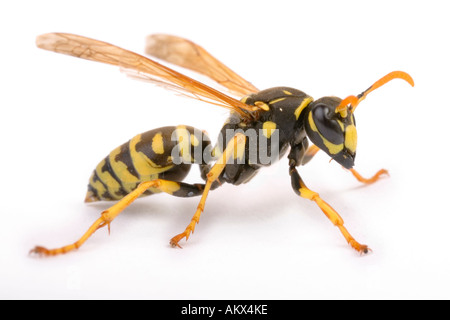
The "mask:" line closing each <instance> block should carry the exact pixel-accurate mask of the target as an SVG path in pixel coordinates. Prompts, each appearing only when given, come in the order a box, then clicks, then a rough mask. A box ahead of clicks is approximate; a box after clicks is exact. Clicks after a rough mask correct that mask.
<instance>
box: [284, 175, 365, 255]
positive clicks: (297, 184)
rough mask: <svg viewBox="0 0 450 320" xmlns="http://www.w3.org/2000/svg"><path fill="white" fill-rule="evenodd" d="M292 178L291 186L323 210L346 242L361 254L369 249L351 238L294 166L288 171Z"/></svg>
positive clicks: (332, 210)
mask: <svg viewBox="0 0 450 320" xmlns="http://www.w3.org/2000/svg"><path fill="white" fill-rule="evenodd" d="M289 173H290V175H291V178H292V187H293V189H294V191H295V192H296V193H297V194H299V195H300V196H301V197H303V198H305V199H309V200H311V201H314V202H315V203H316V204H317V205H318V206H319V208H320V209H321V210H322V211H323V213H324V214H325V215H326V216H327V218H328V219H329V220H330V221H331V222H332V223H333V224H334V225H335V226H336V227H338V228H339V230H340V231H341V233H342V235H343V236H344V238H345V239H346V240H347V242H348V243H349V244H350V245H351V246H352V248H354V249H355V250H356V251H358V252H359V253H361V254H365V253H368V252H369V251H371V250H370V249H369V248H368V247H367V246H366V245H364V244H360V243H359V242H358V241H356V240H355V238H353V236H352V235H351V234H350V233H349V232H348V230H347V229H346V228H345V227H344V220H343V219H342V217H341V216H340V215H339V214H338V213H337V212H336V210H334V209H333V208H332V207H331V206H330V205H329V204H328V203H326V202H325V201H324V200H323V199H322V198H321V197H320V196H319V194H318V193H317V192H314V191H312V190H310V189H308V187H306V185H305V183H304V182H303V180H302V178H301V177H300V175H299V174H298V171H297V169H296V168H295V167H291V168H290V171H289Z"/></svg>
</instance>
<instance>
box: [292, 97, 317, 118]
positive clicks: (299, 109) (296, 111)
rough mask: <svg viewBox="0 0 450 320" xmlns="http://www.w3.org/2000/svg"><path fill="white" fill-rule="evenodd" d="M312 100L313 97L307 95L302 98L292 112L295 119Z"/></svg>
mask: <svg viewBox="0 0 450 320" xmlns="http://www.w3.org/2000/svg"><path fill="white" fill-rule="evenodd" d="M311 102H313V98H311V97H308V98H305V99H303V101H302V103H300V105H299V106H298V107H297V109H295V111H294V114H295V119H297V120H298V118H299V117H300V114H301V113H302V111H303V110H304V109H305V108H306V107H307V106H308V105H309V104H310V103H311Z"/></svg>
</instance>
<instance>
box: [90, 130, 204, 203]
mask: <svg viewBox="0 0 450 320" xmlns="http://www.w3.org/2000/svg"><path fill="white" fill-rule="evenodd" d="M175 147H177V148H175ZM210 147H211V146H210V140H209V138H208V137H207V136H206V135H205V134H204V133H203V132H202V131H200V130H197V129H194V128H193V127H189V126H177V127H162V128H158V129H154V130H150V131H147V132H145V133H142V134H139V135H137V136H135V137H134V138H132V139H131V140H130V141H128V142H126V143H124V144H123V145H121V146H120V147H118V148H116V149H114V150H113V151H111V153H110V154H109V155H108V156H106V158H105V159H103V160H102V161H101V162H100V163H99V164H98V165H97V167H96V168H95V170H94V172H93V173H92V175H91V178H90V179H89V185H88V192H87V194H86V199H85V201H86V202H93V201H98V200H119V199H121V198H123V197H124V196H125V195H127V194H128V193H130V192H131V191H133V190H134V189H135V188H136V187H137V186H138V185H139V183H141V182H143V181H150V180H155V179H158V178H159V179H167V180H171V181H182V180H183V179H184V178H185V177H186V175H187V174H188V172H189V170H190V166H191V164H192V163H201V161H202V160H201V159H199V158H198V157H195V158H194V155H198V154H203V152H204V151H205V148H210ZM156 192H159V190H156V189H154V190H152V189H149V190H147V191H146V192H145V194H146V195H149V194H153V193H156Z"/></svg>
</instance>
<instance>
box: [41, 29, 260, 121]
mask: <svg viewBox="0 0 450 320" xmlns="http://www.w3.org/2000/svg"><path fill="white" fill-rule="evenodd" d="M36 45H37V46H38V47H39V48H41V49H46V50H50V51H54V52H58V53H64V54H67V55H71V56H74V57H78V58H83V59H87V60H92V61H98V62H102V63H107V64H111V65H115V66H119V67H121V68H123V69H125V71H127V70H131V74H132V75H134V76H137V77H142V78H143V79H147V80H150V81H152V82H155V83H157V84H160V85H162V86H165V87H168V88H169V89H174V90H176V91H178V92H181V93H183V94H185V95H187V96H189V97H193V98H195V99H198V100H201V101H206V102H208V103H212V104H214V105H219V106H221V107H225V108H228V109H230V110H233V111H235V112H237V113H239V114H240V115H241V116H242V117H243V118H247V119H252V118H254V117H255V112H257V111H258V110H259V109H258V107H255V106H250V105H247V104H245V103H243V102H241V101H239V100H237V99H235V98H232V97H230V96H228V95H226V94H224V93H222V92H220V91H218V90H215V89H213V88H211V87H209V86H207V85H205V84H203V83H201V82H199V81H196V80H194V79H192V78H190V77H188V76H186V75H184V74H182V73H179V72H177V71H175V70H172V69H170V68H168V67H166V66H164V65H162V64H159V63H157V62H156V61H153V60H151V59H149V58H146V57H144V56H142V55H139V54H137V53H134V52H132V51H129V50H126V49H122V48H120V47H117V46H115V45H112V44H110V43H106V42H103V41H99V40H94V39H91V38H87V37H83V36H79V35H74V34H68V33H47V34H43V35H40V36H38V37H37V39H36Z"/></svg>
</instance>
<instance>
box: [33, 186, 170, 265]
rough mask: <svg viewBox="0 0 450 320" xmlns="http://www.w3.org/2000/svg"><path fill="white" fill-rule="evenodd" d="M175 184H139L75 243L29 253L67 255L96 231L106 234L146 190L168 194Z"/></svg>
mask: <svg viewBox="0 0 450 320" xmlns="http://www.w3.org/2000/svg"><path fill="white" fill-rule="evenodd" d="M174 183H175V182H172V181H166V180H161V179H157V180H152V181H146V182H142V183H141V184H139V186H138V187H137V188H136V189H135V190H134V191H132V192H130V193H129V194H128V195H126V196H125V197H124V198H122V199H121V200H120V201H119V202H117V203H116V204H115V205H113V206H112V207H110V208H109V209H107V210H105V211H103V212H102V214H101V217H100V218H99V219H97V220H96V221H95V222H94V223H93V224H92V225H91V226H90V227H89V229H88V230H87V231H86V232H85V233H84V235H83V236H82V237H81V238H80V239H79V240H78V241H76V242H74V243H72V244H69V245H67V246H64V247H61V248H57V249H50V250H49V249H46V248H44V247H40V246H37V247H35V248H34V249H32V250H31V251H30V253H36V254H40V255H45V256H55V255H58V254H63V253H67V252H69V251H72V250H74V249H78V248H79V247H81V246H82V245H83V243H84V242H86V240H87V239H89V237H90V236H91V235H92V234H93V233H94V232H95V231H97V230H98V229H100V228H103V227H104V226H108V232H109V230H110V224H111V222H112V221H113V220H114V219H115V218H116V217H117V216H118V215H119V214H120V213H121V212H122V211H123V210H124V209H125V208H126V207H128V206H129V205H130V204H131V203H132V202H133V201H134V200H136V198H138V197H139V196H140V195H141V194H142V193H144V192H145V190H147V189H148V188H151V187H153V188H158V189H159V190H161V191H163V192H168V193H170V192H171V190H172V188H173V184H174Z"/></svg>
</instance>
